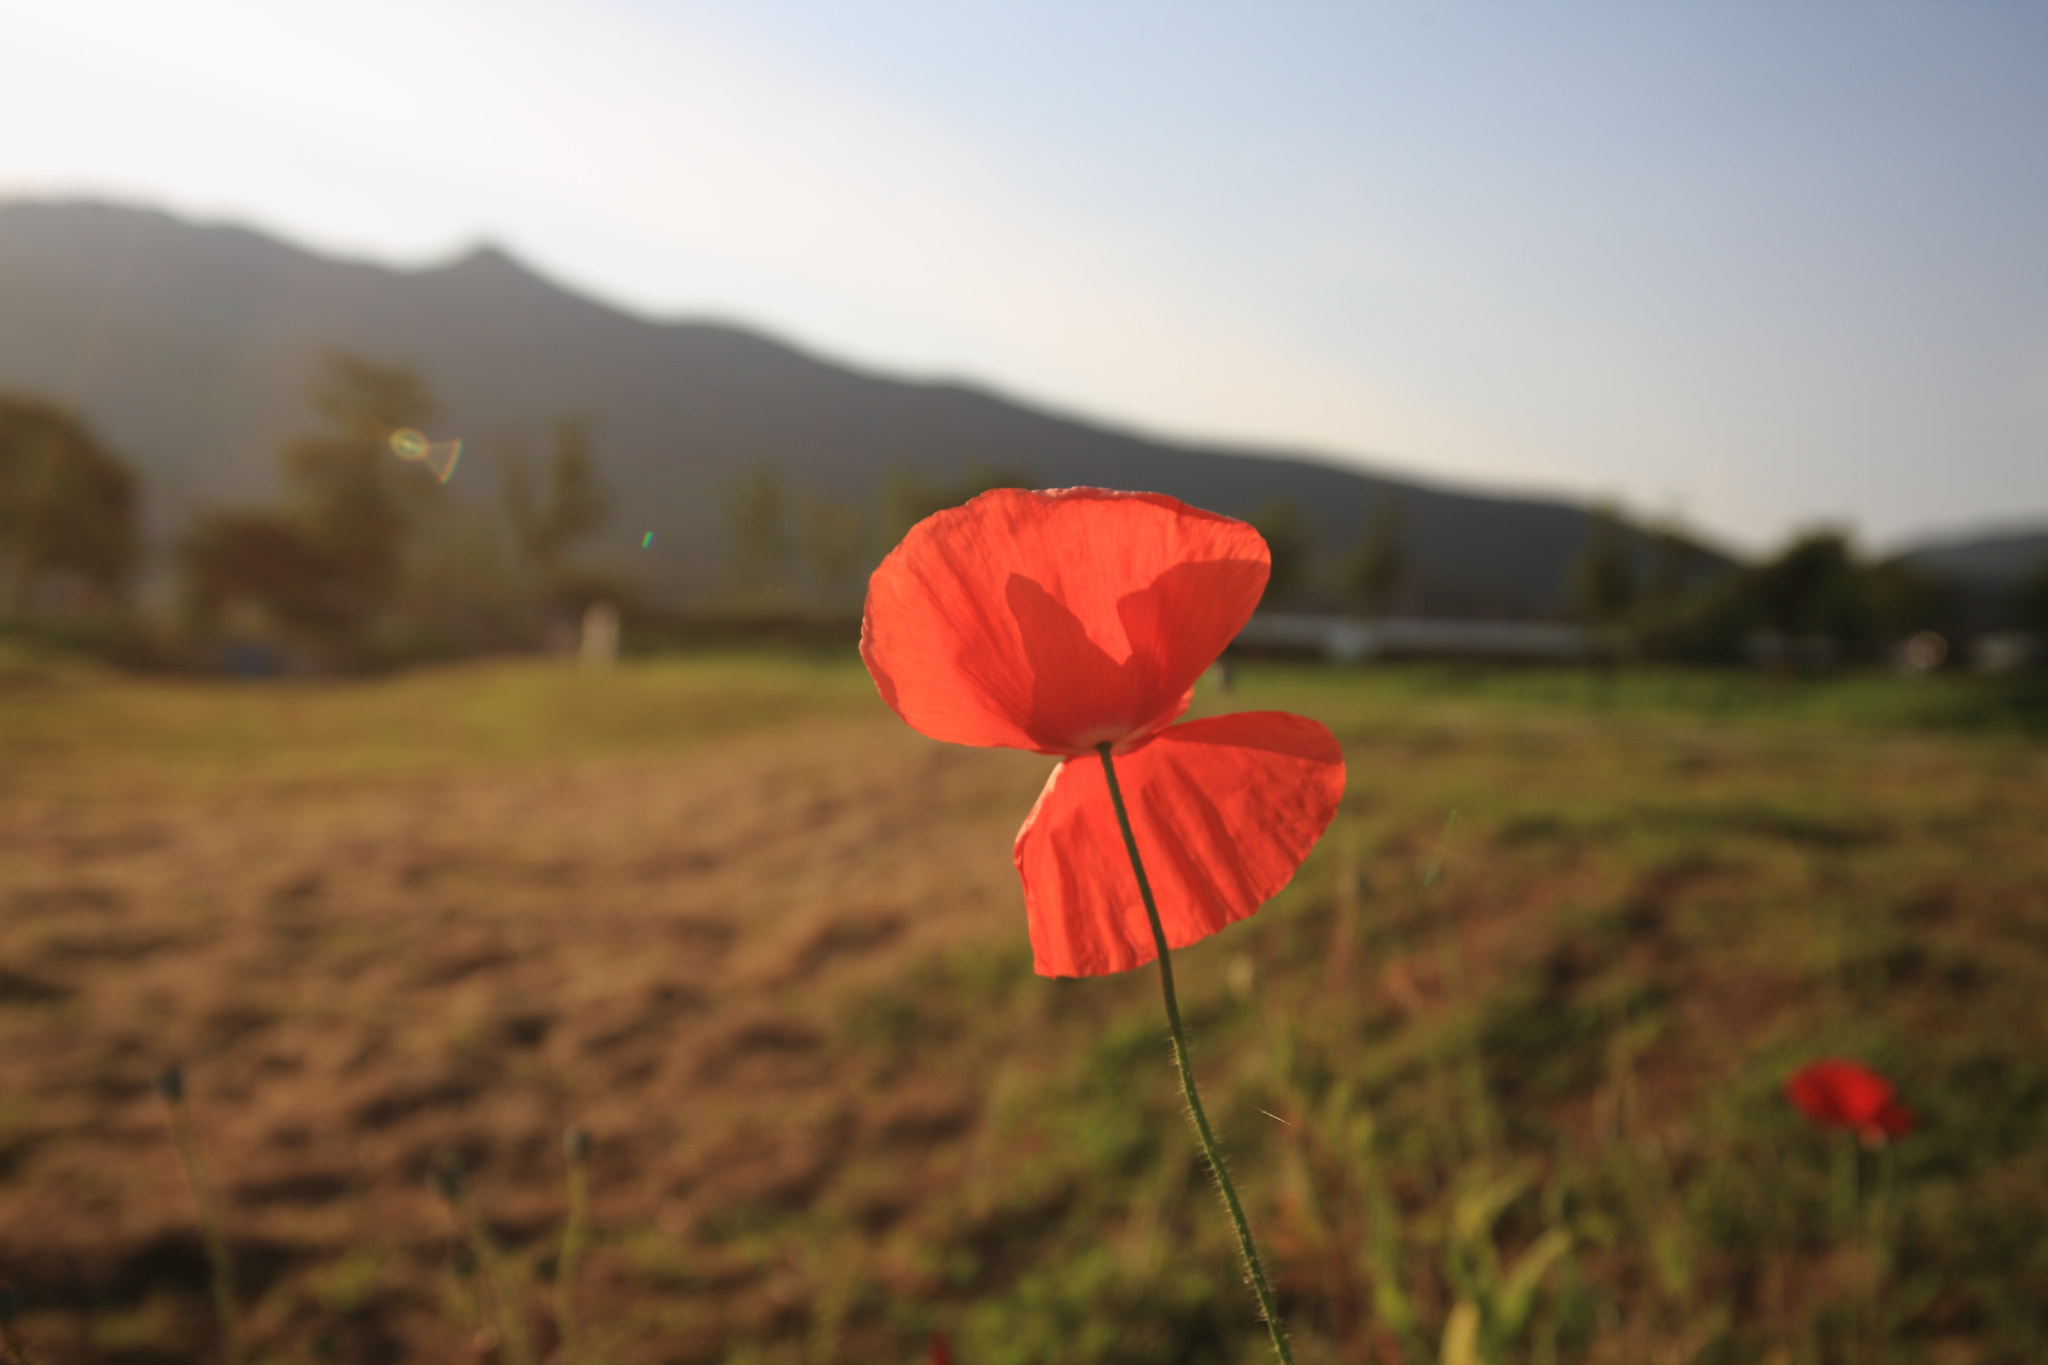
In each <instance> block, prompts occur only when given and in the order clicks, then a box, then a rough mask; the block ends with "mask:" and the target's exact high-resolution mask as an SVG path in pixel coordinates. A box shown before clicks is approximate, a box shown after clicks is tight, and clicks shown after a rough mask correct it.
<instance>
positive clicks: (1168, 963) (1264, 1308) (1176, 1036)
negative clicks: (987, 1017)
mask: <svg viewBox="0 0 2048 1365" xmlns="http://www.w3.org/2000/svg"><path fill="white" fill-rule="evenodd" d="M1096 752H1097V753H1099V754H1101V755H1102V773H1103V776H1104V777H1106V778H1108V779H1109V802H1110V804H1111V805H1112V806H1114V807H1116V824H1117V828H1118V829H1120V830H1122V831H1123V836H1124V851H1125V852H1126V853H1128V854H1130V855H1131V871H1133V872H1135V873H1136V874H1137V875H1138V895H1139V897H1140V899H1142V900H1143V901H1144V902H1145V918H1146V919H1147V920H1149V921H1150V922H1151V925H1152V944H1153V946H1154V947H1155V948H1157V949H1158V951H1159V989H1160V993H1161V994H1162V995H1163V996H1164V997H1165V999H1166V1022H1167V1026H1168V1027H1169V1028H1170V1029H1171V1030H1172V1032H1173V1060H1174V1062H1175V1064H1176V1065H1177V1066H1178V1067H1179V1068H1180V1089H1181V1093H1182V1094H1183V1095H1184V1096H1186V1097H1187V1102H1188V1114H1189V1115H1190V1116H1191V1117H1192V1118H1193V1119H1194V1121H1195V1133H1196V1135H1197V1136H1198V1137H1200V1138H1201V1140H1202V1154H1203V1155H1204V1156H1206V1157H1207V1158H1208V1159H1209V1169H1210V1170H1211V1171H1213V1172H1214V1173H1215V1175H1216V1187H1217V1188H1218V1189H1219V1190H1221V1191H1222V1192H1223V1206H1224V1207H1225V1208H1226V1209H1228V1210H1229V1211H1230V1222H1231V1225H1232V1226H1233V1227H1235V1228H1236V1229H1237V1248H1238V1250H1239V1251H1240V1252H1242V1253H1243V1254H1244V1264H1245V1270H1246V1271H1247V1273H1249V1274H1250V1276H1251V1281H1252V1292H1253V1293H1255V1294H1257V1295H1258V1297H1259V1311H1260V1312H1261V1313H1263V1314H1264V1315H1265V1318H1266V1330H1267V1331H1269V1332H1271V1333H1272V1334H1273V1349H1274V1351H1275V1352H1277V1353H1278V1354H1279V1356H1280V1359H1281V1361H1282V1362H1283V1365H1294V1355H1293V1353H1292V1352H1290V1351H1289V1350H1288V1349H1287V1331H1286V1329H1285V1327H1283V1326H1282V1325H1281V1322H1280V1311H1279V1309H1277V1308H1275V1307H1274V1305H1273V1291H1272V1290H1271V1289H1270V1288H1269V1287H1268V1286H1267V1284H1266V1270H1265V1267H1264V1266H1262V1265H1261V1264H1260V1263H1259V1249H1258V1247H1256V1246H1255V1245H1253V1243H1252V1230H1251V1226H1250V1225H1249V1224H1248V1223H1246V1222H1245V1220H1244V1205H1243V1204H1241V1203H1239V1202H1238V1198H1237V1186H1236V1185H1235V1184H1233V1183H1232V1182H1231V1179H1230V1170H1229V1168H1228V1167H1226V1166H1225V1165H1224V1164H1223V1154H1222V1153H1221V1152H1219V1151H1218V1150H1217V1148H1216V1134H1215V1132H1214V1131H1213V1130H1212V1129H1211V1128H1210V1127H1209V1115H1208V1113H1207V1112H1206V1111H1205V1110H1204V1109H1203V1108H1202V1096H1201V1092H1200V1091H1198V1090H1196V1089H1195V1069H1194V1065H1193V1063H1191V1062H1190V1061H1189V1060H1188V1037H1187V1031H1186V1030H1185V1029H1183V1028H1182V1027H1181V1023H1180V1002H1179V1001H1178V999H1176V997H1175V996H1174V992H1173V958H1172V955H1171V953H1170V951H1169V950H1168V948H1167V946H1166V929H1165V927H1164V926H1163V925H1161V924H1160V922H1159V905H1158V902H1157V901H1155V900H1154V899H1153V898H1152V880H1151V878H1149V877H1147V876H1146V875H1145V860H1144V859H1143V858H1141V857H1139V856H1138V840H1137V837H1136V836H1135V835H1133V834H1132V833H1131V816H1130V812H1129V811H1128V810H1126V809H1125V808H1124V793H1123V788H1121V787H1120V786H1118V785H1117V780H1116V764H1115V762H1114V761H1112V760H1111V758H1110V754H1109V745H1107V744H1099V745H1097V746H1096Z"/></svg>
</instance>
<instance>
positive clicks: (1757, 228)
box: [0, 0, 2048, 547]
mask: <svg viewBox="0 0 2048 1365" xmlns="http://www.w3.org/2000/svg"><path fill="white" fill-rule="evenodd" d="M2044 72H2048V6H2044V5H2039V4H2030V3H2019V2H2018V0H2012V2H2010V3H2004V4H1991V3H1980V4H1966V3H1953V2H1951V3H1940V4H1905V3H1894V4H1885V3H1876V2H1875V0H1865V2H1864V3H1853V4H1823V3H1785V4H1761V3H1757V4H1743V3H1733V2H1732V0H1712V2H1711V3H1709V2H1707V0H1702V2H1701V3H1693V4H1682V3H1677V2H1676V0H1668V2H1665V3H1654V4H1644V3H1628V4H1586V3H1582V4H1541V3H1532V2H1525V3H1512V4H1511V3H1507V2H1506V0H1498V2H1497V3H1492V4H1452V3H1444V2H1443V0H1415V2H1414V3H1399V4H1367V3H1362V2H1361V3H1349V4H1335V3H1331V4H1305V3H1295V4H1289V3H1282V2H1280V0H1268V2H1267V3H1240V4H1194V3H1174V4H1165V3H1137V0H1123V2H1122V3H1117V2H1116V0H1098V3H1094V4H1080V3H1061V4H1050V3H1043V2H1038V3H1031V4H1013V3H994V2H993V0H981V2H980V3H976V2H973V0H960V2H956V3H951V4H940V3H931V2H930V0H922V2H919V3H911V2H910V0H897V2H896V3H853V2H852V0H841V2H840V3H825V2H823V0H813V2H812V3H797V2H796V0H750V2H749V3H744V4H741V3H723V4H721V3H708V2H706V3H688V2H685V0H676V2H674V3H656V2H655V0H640V3H628V2H627V0H583V3H578V4H567V3H552V2H543V0H498V2H497V3H483V0H411V2H410V3H398V2H397V0H354V3H348V4H342V3H337V2H336V0H297V2H296V3H292V4H276V3H258V0H193V3H187V4H181V5H178V6H175V7H172V6H161V5H152V4H146V3H141V0H133V2H131V3H115V2H113V0H107V2H104V3H103V2H102V0H72V3H69V4H67V5H64V6H61V7H60V6H55V5H49V4H46V3H36V2H35V0H0V194H7V193H37V194H54V193H85V194H94V195H99V196H103V197H112V198H117V199H123V200H128V201H135V202H146V203H161V204H164V205H166V206H169V207H172V208H174V209H178V210H181V211H184V212H188V213H193V214H197V215H200V216H203V217H209V218H226V219H233V220H237V221H242V222H247V223H250V224H253V225H256V226H260V227H265V228H269V229H271V230H275V231H278V232H280V233H283V234H286V235H289V236H292V237H294V238H297V239H299V240H302V241H306V242H309V243H311V244H313V245H316V246H319V247H321V248H323V249H328V250H334V251H341V252H346V253H349V254H354V255H367V256H373V257H377V258H380V259H386V260H391V261H395V262H399V263H411V264H417V263H422V262H425V261H429V260H433V259H437V258H440V257H444V256H446V255H448V254H450V253H452V252H454V251H456V250H458V249H459V248H460V247H461V246H463V245H465V244H467V243H469V242H471V241H474V240H476V239H478V238H490V239H493V240H496V241H500V242H503V243H505V244H506V245H508V246H509V247H510V248H511V249H512V250H514V251H515V252H516V253H518V254H520V255H523V256H524V257H526V258H527V259H528V260H529V261H531V262H532V263H534V264H535V265H537V266H539V267H540V268H542V269H544V270H546V271H548V272H549V273H552V274H554V275H555V276H556V277H558V278H560V279H562V280H563V281H565V282H568V283H571V284H573V285H576V286H578V287H582V288H586V289H589V290H592V291H594V292H597V293H599V294H601V295H603V296H605V297H607V298H610V299H613V300H615V301H618V302H621V303H625V304H627V305H629V306H632V307H634V308H637V309H640V310H642V311H645V312H649V313H653V314H658V315H662V316H682V315H695V314H713V315H719V316H724V317H729V318H736V319H740V320H744V321H747V322H750V323H753V324H755V325H757V326H760V327H763V328H765V329H767V330H769V331H772V332H775V333H778V334H780V335H783V336H785V337H787V338H789V339H791V340H793V341H796V342H799V343H801V344H804V345H807V346H809V347H811V348H813V349H817V350H820V351H823V352H826V353H828V354H831V355H834V356H837V357H840V358H843V359H846V360H849V361H853V362H855V363H860V364H863V365H867V366H871V367H875V368H881V369H886V370H892V371H899V372H903V373H908V374H915V375H930V374H945V375H953V376H967V377H972V378H975V379H977V380H980V381H983V382H986V383H988V384H991V385H993V386H995V387H997V388H1000V389H1004V390H1007V391H1009V392H1011V393H1013V394H1016V395H1018V396H1020V397H1023V398H1027V399H1030V400H1033V401H1037V402H1042V403H1045V404H1049V405H1052V406H1055V407H1062V408H1067V409H1070V410H1073V411H1078V412H1081V413H1084V414H1088V415H1092V416H1096V417H1100V418H1103V419H1107V420H1111V421H1116V422H1120V423H1126V424H1130V425H1134V426H1137V427H1140V428H1143V429H1148V430H1152V431H1157V432H1162V433H1167V434H1171V435H1175V436H1189V437H1197V438H1213V439H1231V440H1258V441H1265V442H1274V443H1280V444H1285V445H1291V446H1295V447H1299V448H1306V449H1310V450H1314V451H1320V452H1325V453H1327V454H1329V455H1332V456H1340V457H1341V456H1354V457H1359V458H1366V459H1370V460H1372V461H1373V462H1375V463H1377V464H1380V465H1382V466H1383V467H1386V468H1389V469H1391V470H1393V471H1396V472H1407V473H1412V474H1417V475H1422V476H1426V477H1432V478H1435V479H1438V480H1444V481H1456V482H1466V483H1480V484H1489V485H1494V486H1507V487H1516V488H1525V489H1549V490H1556V491H1560V492H1564V493H1567V494H1574V495H1581V496H1598V497H1611V498H1619V499H1621V500H1622V501H1624V502H1625V503H1626V504H1628V505H1630V506H1632V507H1633V508H1635V509H1637V510H1639V511H1642V512H1649V513H1678V514H1681V515H1683V516H1684V517H1686V518H1687V519H1689V520H1691V521H1693V522H1695V523H1697V524H1698V525H1700V526H1701V527H1703V528H1705V529H1707V530H1709V531H1710V532H1713V533H1716V534H1718V535H1721V536H1723V537H1725V538H1727V539H1730V540H1732V541H1734V542H1736V543H1738V544H1742V545H1746V546H1751V547H1756V546H1761V545H1764V544H1767V543H1769V542H1771V541H1773V540H1775V539H1777V538H1779V537H1781V536H1782V535H1784V534H1785V533H1786V532H1788V531H1789V530H1791V529H1792V528H1794V527H1796V526H1799V525H1802V524H1805V523H1808V522H1811V521H1814V520H1816V519H1820V518H1834V519H1841V520H1847V521H1850V522H1852V523H1853V524H1855V525H1856V526H1857V527H1858V528H1859V529H1860V530H1861V531H1863V532H1864V533H1865V534H1866V536H1868V537H1869V538H1871V539H1872V540H1874V541H1876V542H1878V543H1880V544H1883V543H1887V542H1891V541H1895V540H1896V539H1897V538H1899V537H1900V536H1902V535H1909V534H1913V533H1917V532H1923V531H1930V530H1949V529H1955V528H1964V527H1973V526H1977V525H1983V524H2015V523H2022V522H2028V521H2033V522H2048V247H2044V243H2048V77H2044V75H2043V73H2044ZM0 306H4V300H0Z"/></svg>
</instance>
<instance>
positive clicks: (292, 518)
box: [179, 351, 441, 658]
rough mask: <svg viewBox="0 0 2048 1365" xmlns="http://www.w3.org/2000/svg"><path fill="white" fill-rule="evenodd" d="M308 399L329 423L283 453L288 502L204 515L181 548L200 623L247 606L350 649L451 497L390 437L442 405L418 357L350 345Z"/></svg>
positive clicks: (321, 643)
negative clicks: (444, 498)
mask: <svg viewBox="0 0 2048 1365" xmlns="http://www.w3.org/2000/svg"><path fill="white" fill-rule="evenodd" d="M307 398H308V401H309V404H310V406H311V407H312V409H313V411H314V413H315V415H316V416H318V417H319V418H320V419H321V423H320V425H319V427H318V428H317V429H316V430H313V431H311V432H307V433H305V434H303V435H300V436H297V437H294V438H292V439H291V440H290V441H288V442H286V443H285V446H284V448H283V449H282V450H281V451H280V452H279V455H278V464H279V466H280V469H281V471H282V473H283V475H284V479H285V486H286V490H287V497H286V502H285V505H284V506H283V508H281V509H280V510H278V511H266V510H261V509H246V508H245V509H236V510H228V511H220V512H213V513H209V514H206V515H203V516H201V517H200V518H198V519H197V520H196V521H195V522H194V524H193V526H192V527H191V529H190V531H189V532H188V533H187V535H186V536H185V538H184V541H183V543H182V545H181V546H180V551H179V559H180V565H181V568H182V570H183V574H184V578H185V587H186V595H187V601H188V605H189V607H190V609H191V610H192V613H193V624H194V625H195V626H197V627H199V628H202V629H207V628H211V626H212V625H214V624H217V622H218V620H219V619H220V617H221V616H222V615H223V613H224V612H227V611H230V610H232V609H234V608H237V607H240V606H247V607H251V608H253V609H254V610H255V611H256V612H257V613H258V614H260V615H261V616H262V617H263V618H265V622H264V623H265V626H266V628H272V629H276V630H279V631H282V632H284V633H286V634H292V635H297V636H300V637H302V638H303V640H304V641H305V643H307V644H310V645H314V646H316V647H318V648H319V649H320V650H321V651H322V652H323V653H325V654H327V655H329V656H330V658H333V657H340V658H346V657H348V656H350V655H352V654H357V653H359V652H360V651H361V649H362V648H363V646H364V645H365V643H366V642H367V640H368V637H369V634H370V632H371V631H372V630H373V629H374V628H375V627H376V626H377V625H378V623H379V622H380V620H381V619H382V618H383V617H384V616H385V615H387V614H388V613H389V611H390V609H391V608H392V606H393V604H394V602H395V601H396V599H397V595H398V592H399V588H400V586H401V578H402V575H403V572H404V568H405V556H406V550H407V540H408V537H409V536H410V534H411V533H412V531H413V530H414V529H415V527H416V525H417V524H418V522H419V521H420V519H421V518H422V516H423V515H424V514H425V513H426V512H427V511H428V510H429V509H430V508H433V507H434V506H436V505H438V504H439V503H440V501H441V497H440V494H441V486H440V483H439V481H438V480H437V479H436V478H435V476H434V475H433V474H432V473H430V472H429V471H428V469H427V468H426V466H425V465H424V464H423V463H420V462H416V461H408V460H404V459H400V458H398V456H397V455H395V454H394V453H393V447H392V444H391V442H392V437H393V435H394V434H395V433H397V432H399V431H402V430H404V429H407V428H415V429H416V428H417V427H418V426H419V424H420V423H421V422H423V421H424V420H425V419H426V417H427V415H428V413H429V412H430V411H431V408H432V404H431V401H430V399H429V398H428V396H427V390H426V385H425V383H424V382H423V381H422V380H421V379H420V377H419V376H418V375H417V374H416V373H414V371H412V370H411V369H410V368H408V367H407V366H404V365H386V364H379V363H377V362H374V361H370V360H366V359H363V358H362V357H360V356H354V355H349V354H346V353H344V352H339V351H337V352H330V353H329V354H327V355H326V356H323V357H322V358H321V361H320V364H319V367H318V368H317V370H316V371H315V374H314V378H313V382H312V383H311V385H309V387H308V390H307Z"/></svg>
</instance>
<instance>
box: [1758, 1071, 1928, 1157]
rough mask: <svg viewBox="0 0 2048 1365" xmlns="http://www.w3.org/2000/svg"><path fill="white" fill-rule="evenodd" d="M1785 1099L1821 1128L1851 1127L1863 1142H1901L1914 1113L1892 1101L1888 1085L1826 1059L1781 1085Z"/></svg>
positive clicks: (1869, 1073)
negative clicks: (1898, 1139) (1783, 1088)
mask: <svg viewBox="0 0 2048 1365" xmlns="http://www.w3.org/2000/svg"><path fill="white" fill-rule="evenodd" d="M1785 1095H1786V1097H1787V1098H1788V1099H1790V1100H1791V1101H1792V1103H1794V1104H1795V1105H1797V1106H1799V1109H1800V1112H1802V1113H1804V1114H1805V1115H1806V1117H1808V1118H1809V1119H1812V1120H1813V1121H1814V1122H1815V1123H1817V1124H1819V1125H1821V1126H1822V1127H1823V1128H1849V1129H1853V1130H1854V1131H1855V1132H1857V1133H1859V1134H1861V1135H1862V1136H1863V1138H1864V1139H1865V1140H1866V1141H1871V1142H1882V1141H1884V1140H1885V1139H1886V1138H1893V1137H1904V1136H1905V1135H1906V1134H1907V1133H1910V1132H1912V1131H1913V1111H1912V1110H1910V1109H1908V1108H1906V1106H1904V1105H1903V1104H1900V1103H1899V1102H1898V1101H1897V1100H1895V1099H1894V1098H1893V1097H1892V1083H1891V1082H1890V1081H1888V1080H1886V1079H1885V1078H1884V1077H1882V1076H1880V1075H1878V1074H1877V1073H1876V1072H1875V1071H1872V1070H1871V1069H1870V1068H1869V1067H1866V1066H1863V1065H1860V1064H1859V1063H1856V1062H1849V1061H1844V1060H1842V1059H1841V1058H1839V1057H1824V1058H1822V1059H1821V1060H1820V1061H1817V1062H1809V1063H1807V1064H1806V1065H1805V1066H1803V1067H1801V1068H1800V1069H1799V1070H1798V1071H1797V1072H1795V1073H1794V1074H1793V1076H1792V1079H1791V1080H1789V1081H1787V1082H1785Z"/></svg>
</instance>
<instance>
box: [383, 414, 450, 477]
mask: <svg viewBox="0 0 2048 1365" xmlns="http://www.w3.org/2000/svg"><path fill="white" fill-rule="evenodd" d="M391 453H392V454H393V455H396V456H397V457H398V458H399V459H401V460H406V461H409V462H411V463H413V464H423V465H425V466H426V467H427V472H428V473H429V474H432V475H433V476H434V479H435V481H436V482H438V483H446V482H448V480H450V479H452V478H454V477H455V466H456V463H457V462H458V461H460V460H461V459H462V442H461V441H460V440H459V439H458V440H454V441H429V440H428V439H427V438H426V436H425V435H424V434H422V433H420V432H418V431H415V430H413V428H411V427H400V428H399V429H398V430H396V431H394V432H392V433H391Z"/></svg>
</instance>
